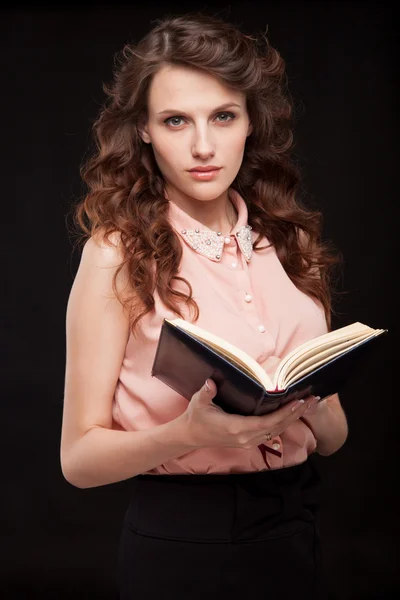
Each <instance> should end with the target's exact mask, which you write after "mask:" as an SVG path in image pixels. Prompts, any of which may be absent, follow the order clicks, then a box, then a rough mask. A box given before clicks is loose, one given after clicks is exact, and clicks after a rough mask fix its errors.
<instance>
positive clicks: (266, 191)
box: [74, 14, 340, 334]
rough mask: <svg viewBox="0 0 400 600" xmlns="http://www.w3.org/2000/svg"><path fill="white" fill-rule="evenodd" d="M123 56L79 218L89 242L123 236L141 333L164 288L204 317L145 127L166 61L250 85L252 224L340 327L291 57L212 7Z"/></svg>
mask: <svg viewBox="0 0 400 600" xmlns="http://www.w3.org/2000/svg"><path fill="white" fill-rule="evenodd" d="M114 64H115V68H114V72H113V80H112V82H111V84H109V85H104V86H103V87H104V92H105V94H106V99H105V102H104V104H103V106H102V107H101V109H100V113H99V115H98V117H97V119H96V121H95V122H94V124H93V138H94V141H95V146H96V147H95V150H94V152H93V153H92V154H91V156H90V158H88V159H87V160H86V162H85V164H83V165H82V166H81V177H82V180H83V182H84V183H85V184H86V186H87V188H88V192H87V194H86V196H85V197H84V198H83V199H81V200H80V201H79V203H78V204H77V205H76V206H75V207H74V221H75V223H76V224H77V226H78V228H80V230H81V232H83V233H81V235H80V238H81V239H82V241H85V240H86V239H88V238H89V237H92V236H99V235H100V236H101V239H102V241H103V240H105V241H106V242H107V243H109V244H112V243H114V242H113V241H112V240H115V238H116V237H117V239H118V246H119V249H120V252H121V264H120V265H119V267H118V269H117V271H116V273H115V275H114V278H113V289H114V292H115V294H116V296H117V298H118V299H119V300H120V301H121V303H122V304H123V305H124V306H125V307H128V309H129V319H130V326H131V331H132V333H133V334H135V329H136V326H137V324H138V322H139V320H140V319H141V318H142V317H143V316H144V315H146V314H147V313H148V312H149V311H151V310H152V309H153V307H154V302H155V301H154V293H155V291H156V290H157V293H158V294H159V297H160V299H161V301H162V302H163V303H164V304H165V306H166V307H167V308H168V309H170V310H172V311H173V312H174V313H175V314H177V315H179V316H182V312H181V303H182V302H184V303H186V304H187V305H188V306H189V307H190V310H191V309H193V312H194V316H193V319H194V320H197V318H198V316H199V309H198V306H197V304H196V302H195V300H194V299H193V298H192V288H191V285H190V282H189V281H187V280H186V279H183V278H182V277H180V276H179V268H180V262H181V257H182V248H181V242H180V241H179V239H178V236H177V234H176V233H175V231H174V230H173V228H172V227H171V225H170V223H169V221H168V201H167V199H166V196H165V194H164V189H165V188H164V185H165V181H164V178H163V176H162V174H161V172H160V170H159V169H158V166H157V164H156V161H155V158H154V155H153V152H152V149H151V146H150V145H147V144H145V143H144V142H143V141H142V139H141V137H140V135H139V128H140V125H141V124H142V123H143V121H144V120H145V118H146V111H147V96H148V90H149V86H150V83H151V80H152V78H153V76H154V75H155V73H156V72H157V71H158V70H159V69H160V68H161V67H163V66H165V65H180V66H188V67H192V68H196V69H201V70H203V71H204V72H206V73H208V74H211V75H213V76H214V77H216V78H217V79H218V80H219V81H220V82H222V83H223V84H225V85H227V86H229V87H231V88H233V89H235V90H239V91H241V92H243V93H244V94H245V96H246V102H247V110H248V113H249V118H250V121H251V123H252V125H253V131H252V133H251V135H250V136H249V137H248V138H247V141H246V147H245V151H244V157H243V162H242V165H241V167H240V170H239V172H238V174H237V177H236V178H235V180H234V181H233V183H232V188H233V189H235V190H236V191H237V192H238V193H239V194H240V195H241V196H242V197H243V199H244V200H245V202H246V205H247V208H248V215H249V218H248V222H249V224H250V225H251V226H252V228H253V230H254V231H255V232H256V233H257V235H258V237H257V239H256V241H255V244H254V250H255V251H257V250H261V249H264V248H265V247H266V246H263V247H261V246H260V243H261V240H262V238H263V236H266V237H267V239H268V240H269V242H270V243H271V244H272V245H273V246H274V248H275V251H276V253H277V256H278V258H279V260H280V262H281V264H282V266H283V267H284V269H285V271H286V273H287V274H288V276H289V277H290V279H291V280H292V281H293V283H294V284H295V285H296V286H297V287H298V288H299V289H300V290H301V291H303V292H305V293H306V294H308V295H310V296H313V297H314V298H315V299H317V300H318V301H319V302H320V303H321V304H322V306H323V309H324V311H325V315H326V320H327V323H328V328H329V329H330V328H331V311H332V293H333V291H334V290H333V287H332V269H333V266H334V265H335V264H337V263H338V262H340V257H339V254H338V253H337V252H336V253H333V252H332V247H331V246H330V245H328V243H327V242H322V241H321V229H322V214H321V212H319V211H315V210H314V211H313V210H309V209H307V208H306V206H303V205H302V202H301V201H300V199H299V198H298V197H297V196H298V195H299V187H300V180H301V178H300V169H299V167H298V165H296V163H295V161H294V160H293V159H292V158H291V150H292V147H293V132H292V129H293V125H292V121H293V112H294V111H293V102H292V100H291V97H290V94H289V92H288V90H287V76H286V73H285V62H284V60H283V59H282V57H281V56H280V54H279V53H278V51H277V50H276V49H274V48H273V47H272V46H271V45H270V43H269V41H268V39H267V37H266V35H264V34H262V35H260V36H250V35H246V34H244V33H243V32H241V31H240V30H238V29H237V28H236V27H235V26H234V25H233V24H230V23H227V22H225V21H223V20H221V19H219V18H216V17H209V16H205V15H201V14H190V15H181V16H173V17H167V18H164V19H163V20H161V21H157V22H156V24H155V25H154V27H153V29H152V30H151V31H150V32H149V33H148V34H147V35H146V36H145V37H144V38H143V39H142V40H141V41H140V42H139V43H138V44H137V45H133V44H127V45H125V46H124V48H123V49H122V50H121V51H120V52H119V53H117V54H116V56H115V63H114ZM125 265H126V271H127V273H128V277H129V281H128V283H129V285H128V288H129V293H128V294H124V296H122V294H121V292H120V291H119V290H118V288H117V285H116V279H117V276H118V274H119V272H120V270H121V269H122V268H123V267H124V266H125ZM174 280H175V281H176V280H180V281H181V282H184V284H185V285H187V294H185V293H183V292H181V291H178V290H177V289H174V285H173V284H174Z"/></svg>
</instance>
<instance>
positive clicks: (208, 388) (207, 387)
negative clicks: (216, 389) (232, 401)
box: [204, 379, 211, 392]
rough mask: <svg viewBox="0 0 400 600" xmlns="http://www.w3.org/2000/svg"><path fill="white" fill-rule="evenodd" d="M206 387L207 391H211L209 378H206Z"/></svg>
mask: <svg viewBox="0 0 400 600" xmlns="http://www.w3.org/2000/svg"><path fill="white" fill-rule="evenodd" d="M204 387H205V388H206V390H207V392H211V388H210V386H209V383H208V379H206V382H205V384H204Z"/></svg>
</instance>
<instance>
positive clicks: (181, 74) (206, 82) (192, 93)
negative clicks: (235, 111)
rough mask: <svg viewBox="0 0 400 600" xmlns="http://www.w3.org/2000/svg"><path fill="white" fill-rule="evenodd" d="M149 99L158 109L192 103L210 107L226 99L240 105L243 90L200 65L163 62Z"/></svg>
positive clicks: (184, 108) (182, 107)
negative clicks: (235, 88) (233, 88)
mask: <svg viewBox="0 0 400 600" xmlns="http://www.w3.org/2000/svg"><path fill="white" fill-rule="evenodd" d="M148 101H149V105H150V107H151V108H152V110H154V111H155V112H157V113H158V112H161V111H165V110H169V109H173V110H177V109H180V110H182V111H185V112H188V111H189V110H193V109H194V108H195V107H197V108H199V109H200V108H203V109H204V110H213V109H215V108H216V107H217V106H219V105H222V104H227V103H231V104H233V103H236V104H237V105H238V106H242V105H243V104H244V94H242V93H241V92H239V91H236V90H232V89H231V88H229V87H228V86H226V85H224V84H223V83H222V82H221V81H219V80H218V79H217V78H216V77H214V76H213V75H210V74H209V73H206V72H204V71H200V70H199V69H192V68H189V67H181V66H178V65H166V66H164V67H162V68H161V69H160V70H159V71H158V72H157V73H156V74H155V75H154V77H153V80H152V82H151V85H150V89H149V98H148Z"/></svg>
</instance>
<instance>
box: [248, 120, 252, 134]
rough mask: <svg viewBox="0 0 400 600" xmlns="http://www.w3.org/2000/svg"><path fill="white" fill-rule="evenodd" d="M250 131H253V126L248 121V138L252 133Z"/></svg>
mask: <svg viewBox="0 0 400 600" xmlns="http://www.w3.org/2000/svg"><path fill="white" fill-rule="evenodd" d="M252 131H253V125H252V124H251V123H250V121H249V127H248V129H247V137H249V135H250V134H251V133H252Z"/></svg>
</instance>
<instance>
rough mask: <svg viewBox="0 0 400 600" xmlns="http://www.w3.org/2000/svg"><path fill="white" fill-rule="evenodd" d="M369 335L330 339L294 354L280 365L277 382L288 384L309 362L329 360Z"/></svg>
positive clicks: (311, 363)
mask: <svg viewBox="0 0 400 600" xmlns="http://www.w3.org/2000/svg"><path fill="white" fill-rule="evenodd" d="M367 337H371V334H370V333H362V334H359V335H358V336H357V337H354V338H352V339H350V340H349V339H347V338H346V339H344V340H341V341H340V340H335V341H334V342H332V340H330V341H327V342H325V343H324V344H322V345H321V346H318V347H316V348H315V347H314V348H309V349H308V350H306V351H305V352H304V353H303V354H302V355H301V356H296V355H295V356H292V357H291V358H290V359H289V360H287V361H286V362H285V364H283V365H282V364H281V365H280V367H281V368H280V372H279V377H278V381H277V384H278V385H283V386H286V385H287V382H288V378H289V377H292V375H293V372H294V371H296V370H298V369H301V368H303V367H307V366H308V365H309V364H310V365H313V364H314V363H315V362H316V361H318V360H321V359H327V360H328V359H329V357H330V356H331V355H333V354H335V353H336V352H337V351H342V350H345V349H346V348H348V347H350V346H354V345H355V344H357V343H358V342H359V341H362V340H364V339H366V338H367Z"/></svg>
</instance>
